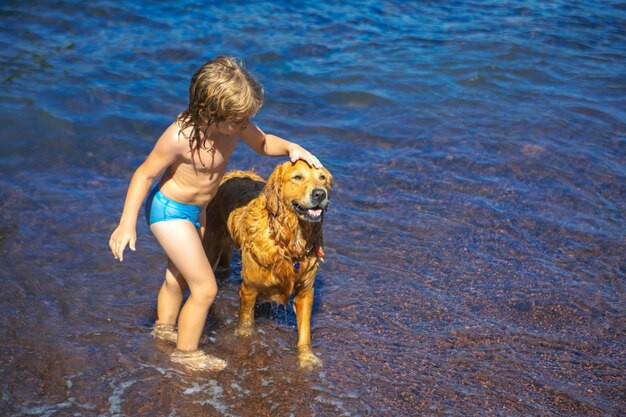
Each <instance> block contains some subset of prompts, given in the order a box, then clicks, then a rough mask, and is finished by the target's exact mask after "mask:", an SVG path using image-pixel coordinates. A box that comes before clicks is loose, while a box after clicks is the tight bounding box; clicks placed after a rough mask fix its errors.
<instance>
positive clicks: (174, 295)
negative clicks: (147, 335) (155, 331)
mask: <svg viewBox="0 0 626 417" xmlns="http://www.w3.org/2000/svg"><path fill="white" fill-rule="evenodd" d="M187 288H188V286H187V282H186V281H185V279H184V278H183V277H182V275H181V274H180V272H178V269H176V266H175V265H174V263H173V262H172V261H171V260H170V259H168V262H167V269H166V270H165V281H164V282H163V285H162V286H161V289H160V290H159V298H158V300H157V320H156V323H157V324H163V325H172V326H173V325H175V324H176V318H177V317H178V313H179V312H180V306H181V304H182V303H183V296H184V295H185V291H186V290H187Z"/></svg>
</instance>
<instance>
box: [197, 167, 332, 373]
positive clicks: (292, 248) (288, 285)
mask: <svg viewBox="0 0 626 417" xmlns="http://www.w3.org/2000/svg"><path fill="white" fill-rule="evenodd" d="M332 181H333V179H332V176H331V174H330V172H328V170H327V169H325V168H320V169H316V168H312V167H310V166H309V165H308V164H307V163H306V162H304V161H297V162H295V163H292V162H285V163H283V164H281V165H279V166H277V167H276V169H275V170H274V172H273V173H272V174H271V175H270V177H269V179H268V180H267V183H265V181H264V180H263V179H262V178H261V177H259V176H258V175H257V174H255V173H253V172H245V171H232V172H229V173H227V174H226V175H225V176H224V178H223V179H222V181H221V184H220V187H219V190H218V191H217V194H216V195H215V197H214V198H213V200H212V201H211V202H210V203H209V205H208V207H207V225H206V230H205V234H204V239H203V245H204V249H205V252H206V254H207V257H208V258H209V261H210V262H211V264H212V265H214V266H218V265H219V266H226V267H227V266H229V264H230V261H231V257H232V247H233V244H234V245H235V246H236V247H237V249H238V250H239V252H240V254H241V260H242V268H241V276H242V279H243V282H242V284H241V289H240V291H239V294H240V297H241V303H240V310H239V329H238V332H239V333H240V334H244V335H249V334H250V333H251V329H252V325H253V323H254V306H255V302H256V300H257V299H260V300H269V301H275V302H278V303H281V304H283V305H286V304H287V303H288V302H289V298H290V296H291V294H292V293H295V296H294V310H295V312H296V317H297V323H298V349H299V351H300V356H299V357H300V364H301V365H302V366H310V365H313V364H317V363H319V361H318V359H317V358H316V357H315V355H313V353H312V352H311V349H310V343H311V337H310V321H311V307H312V306H313V283H314V282H315V274H316V272H317V268H318V266H319V263H320V261H323V256H324V251H323V247H324V241H323V236H322V222H323V220H324V213H325V212H326V210H327V209H328V205H329V202H330V191H331V186H332Z"/></svg>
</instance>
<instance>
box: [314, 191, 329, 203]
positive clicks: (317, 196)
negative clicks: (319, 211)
mask: <svg viewBox="0 0 626 417" xmlns="http://www.w3.org/2000/svg"><path fill="white" fill-rule="evenodd" d="M311 198H312V199H313V201H315V202H316V203H319V202H322V201H324V199H325V198H326V190H323V189H321V188H316V189H314V190H313V192H312V193H311Z"/></svg>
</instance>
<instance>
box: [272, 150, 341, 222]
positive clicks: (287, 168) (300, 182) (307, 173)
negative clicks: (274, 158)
mask: <svg viewBox="0 0 626 417" xmlns="http://www.w3.org/2000/svg"><path fill="white" fill-rule="evenodd" d="M332 182H333V177H332V175H330V172H328V170H327V169H326V168H312V167H310V166H309V165H308V164H307V163H306V162H304V161H301V160H298V161H296V162H290V161H288V162H285V163H283V164H281V165H279V166H277V167H276V169H275V170H274V172H273V173H272V175H270V177H269V179H268V180H267V184H266V185H265V190H264V193H265V197H266V199H267V209H268V210H269V211H270V212H271V213H273V214H275V215H276V214H278V213H280V211H281V210H291V211H293V212H294V213H295V214H296V215H297V216H298V218H299V219H301V220H304V221H306V222H311V223H315V222H321V221H322V220H323V218H324V212H325V211H326V210H327V209H328V205H329V203H330V189H331V187H332Z"/></svg>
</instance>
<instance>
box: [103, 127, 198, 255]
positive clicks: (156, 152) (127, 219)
mask: <svg viewBox="0 0 626 417" xmlns="http://www.w3.org/2000/svg"><path fill="white" fill-rule="evenodd" d="M172 126H174V125H172ZM172 126H170V128H168V129H167V130H166V131H165V132H164V133H163V135H162V136H161V137H160V138H159V140H158V141H157V143H156V145H155V146H154V149H153V150H152V152H151V153H150V155H148V157H147V158H146V160H145V161H144V162H143V163H142V164H141V165H140V166H139V168H137V170H136V171H135V174H134V175H133V178H132V180H131V181H130V185H129V186H128V192H127V193H126V200H125V202H124V210H123V211H122V217H121V219H120V224H119V225H118V226H117V228H116V229H115V230H114V231H113V233H112V234H111V239H109V247H110V248H111V252H113V256H114V257H115V259H119V260H120V261H123V260H124V249H126V245H128V246H129V247H130V249H131V250H133V251H134V250H135V243H136V241H137V216H138V215H139V210H140V209H141V204H142V203H143V200H145V198H146V196H147V195H148V191H149V190H150V186H151V185H152V183H153V182H154V180H155V179H156V178H157V177H158V176H159V175H161V173H162V172H163V171H164V170H165V169H166V168H167V167H168V166H170V165H171V164H172V163H173V162H174V161H175V159H176V157H177V156H178V155H179V154H180V153H181V151H185V150H186V149H187V148H186V147H187V146H188V145H187V143H186V142H184V143H183V142H181V141H180V140H179V139H178V135H177V131H178V129H177V128H175V129H172Z"/></svg>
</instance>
